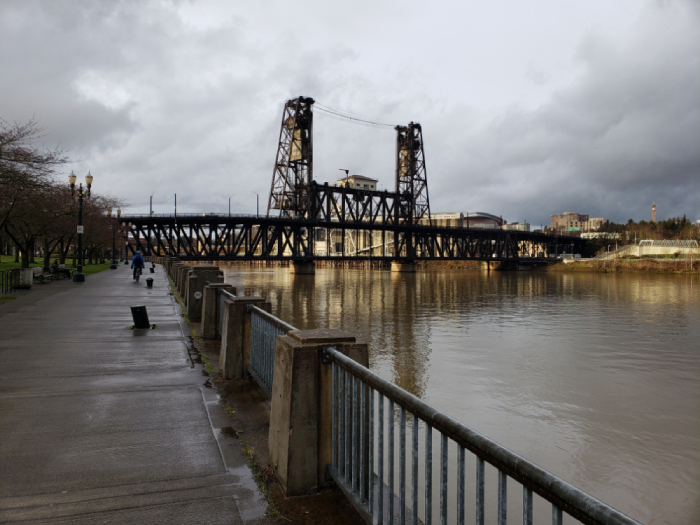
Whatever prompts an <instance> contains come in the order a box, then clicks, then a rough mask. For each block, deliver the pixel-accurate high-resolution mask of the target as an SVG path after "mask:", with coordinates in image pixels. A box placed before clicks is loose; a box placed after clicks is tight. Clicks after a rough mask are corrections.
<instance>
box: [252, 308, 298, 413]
mask: <svg viewBox="0 0 700 525" xmlns="http://www.w3.org/2000/svg"><path fill="white" fill-rule="evenodd" d="M248 311H249V312H250V366H248V372H250V375H251V376H253V378H254V379H255V380H256V381H257V383H258V385H260V388H262V390H263V391H264V392H265V394H266V395H267V397H268V399H269V398H270V396H271V393H272V378H273V373H274V369H275V345H276V344H277V336H278V335H285V334H286V333H287V332H289V331H290V330H296V328H294V327H293V326H292V325H290V324H287V323H285V322H284V321H282V320H281V319H278V318H277V317H275V316H274V315H272V314H269V313H267V312H266V311H265V310H261V309H260V308H258V307H257V306H255V305H252V304H249V305H248Z"/></svg>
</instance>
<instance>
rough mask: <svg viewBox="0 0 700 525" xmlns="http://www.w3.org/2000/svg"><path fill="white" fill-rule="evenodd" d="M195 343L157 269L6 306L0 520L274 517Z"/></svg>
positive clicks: (1, 349) (0, 323)
mask: <svg viewBox="0 0 700 525" xmlns="http://www.w3.org/2000/svg"><path fill="white" fill-rule="evenodd" d="M146 277H153V278H154V279H155V283H154V287H153V288H152V289H148V288H147V287H146V283H145V278H146ZM141 305H145V306H146V307H147V309H148V316H149V320H150V322H151V323H152V324H155V325H156V327H155V329H152V330H132V329H131V326H132V325H133V320H132V317H131V311H130V307H131V306H141ZM189 336H190V332H189V328H188V326H187V324H186V323H185V322H184V320H183V319H182V317H181V316H180V307H179V305H178V303H177V302H176V301H175V299H174V298H173V296H172V295H171V291H170V289H169V287H168V281H167V278H166V276H165V274H164V272H163V270H162V268H161V267H160V266H157V267H156V273H155V274H144V276H143V277H142V279H141V282H140V283H138V284H137V283H135V282H133V280H132V279H131V275H130V271H129V267H128V266H125V265H120V266H119V268H118V269H117V270H107V271H104V272H101V273H98V274H95V275H92V276H88V277H87V279H86V282H85V283H82V284H77V283H73V282H72V281H69V280H65V281H57V282H53V283H49V284H46V285H38V286H35V287H34V288H33V289H32V290H31V292H30V293H25V294H22V297H20V299H17V300H16V301H13V302H11V303H7V304H4V305H0V523H13V522H30V523H86V524H91V523H183V524H184V523H188V524H189V523H207V524H212V525H215V524H219V523H222V524H223V523H226V524H238V523H241V524H246V525H247V524H259V523H269V522H271V520H270V519H269V518H267V517H266V516H265V513H266V504H265V501H264V499H263V498H262V495H261V494H260V493H259V491H258V490H257V486H256V483H255V480H254V477H253V475H252V473H251V472H250V470H249V468H248V466H247V464H246V460H245V458H244V456H243V454H242V453H241V450H240V446H239V444H238V442H237V440H236V438H235V437H233V436H231V433H230V432H227V429H228V428H229V427H230V425H231V421H230V420H229V419H228V416H227V415H226V413H225V411H224V409H223V406H222V405H221V403H220V402H219V398H218V395H217V393H216V391H215V390H213V389H211V388H208V385H207V384H206V383H207V378H206V377H205V376H204V375H203V374H202V367H201V366H200V365H198V364H196V363H195V362H194V360H193V358H192V357H193V353H192V349H191V339H190V338H189Z"/></svg>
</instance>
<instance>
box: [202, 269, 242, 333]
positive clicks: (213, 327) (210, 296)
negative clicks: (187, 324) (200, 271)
mask: <svg viewBox="0 0 700 525" xmlns="http://www.w3.org/2000/svg"><path fill="white" fill-rule="evenodd" d="M221 289H223V290H226V291H228V292H230V293H232V294H233V295H236V287H235V286H233V285H230V284H227V283H211V284H208V285H206V286H205V287H204V292H203V294H204V296H203V297H202V339H217V338H218V335H217V334H218V333H219V331H218V330H217V328H218V324H219V322H220V321H219V317H220V309H221V306H220V305H221V301H219V290H221Z"/></svg>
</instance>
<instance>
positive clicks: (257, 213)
mask: <svg viewBox="0 0 700 525" xmlns="http://www.w3.org/2000/svg"><path fill="white" fill-rule="evenodd" d="M250 193H255V216H256V217H260V195H258V194H257V192H254V191H251V192H250Z"/></svg>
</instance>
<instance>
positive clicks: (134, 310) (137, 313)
mask: <svg viewBox="0 0 700 525" xmlns="http://www.w3.org/2000/svg"><path fill="white" fill-rule="evenodd" d="M131 317H133V318H134V328H150V327H151V324H150V323H149V322H148V312H146V307H145V306H132V307H131Z"/></svg>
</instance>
